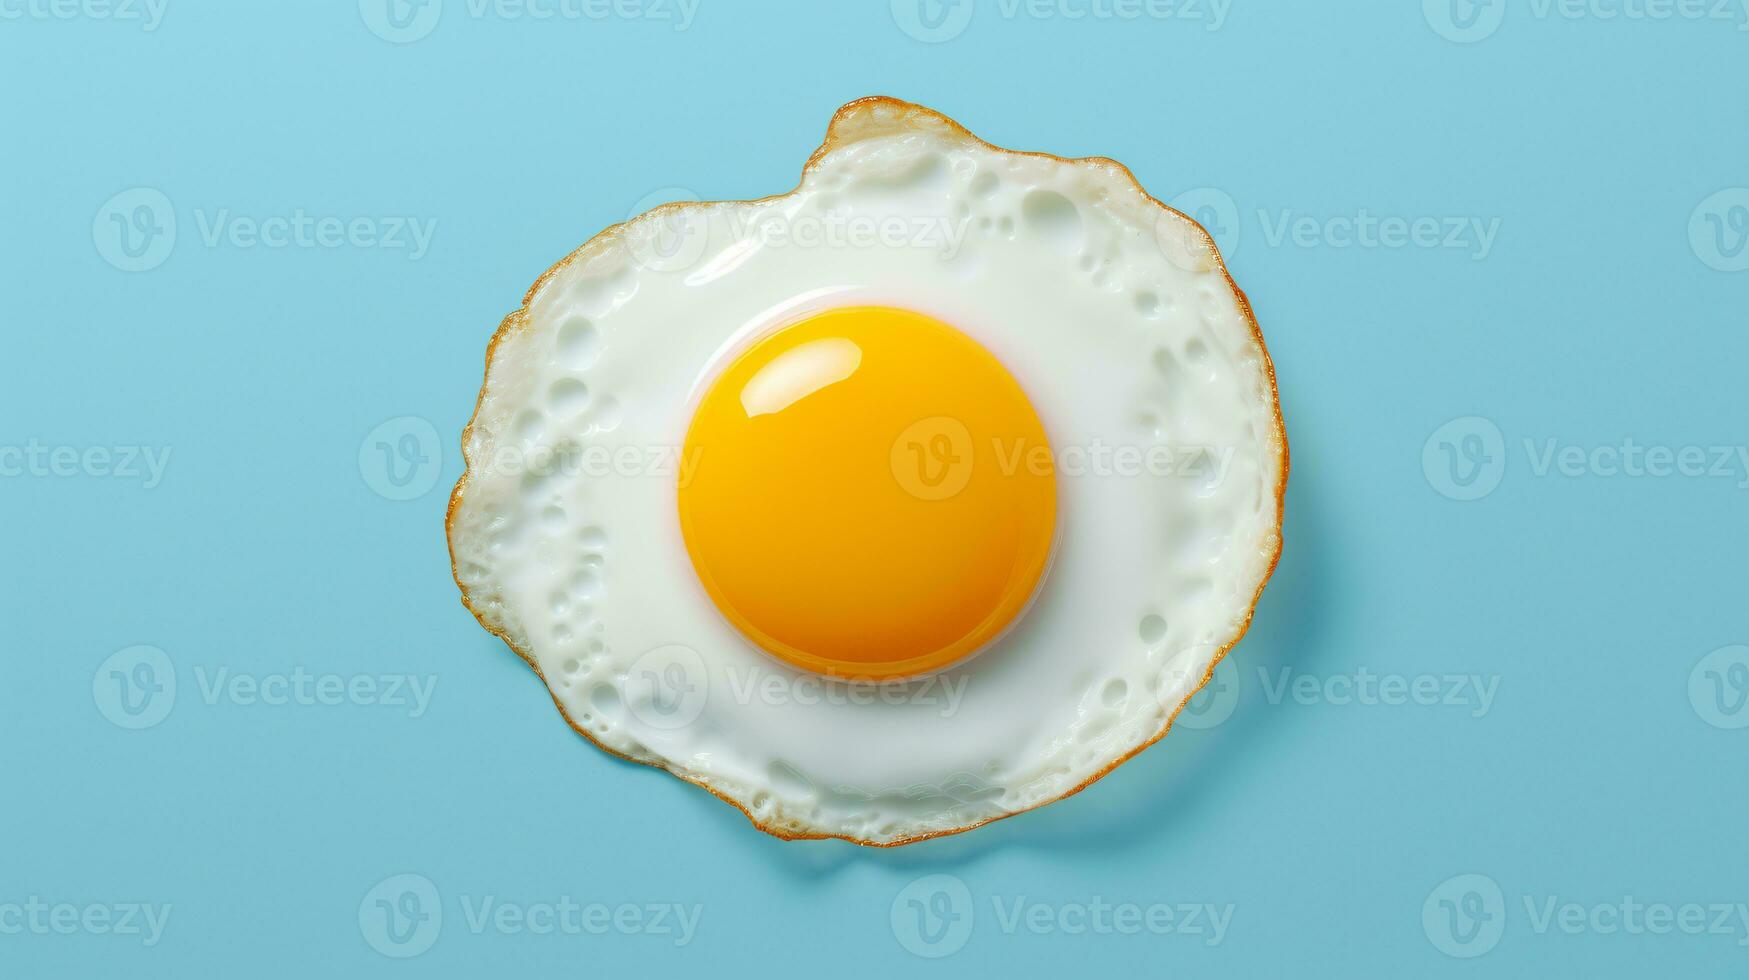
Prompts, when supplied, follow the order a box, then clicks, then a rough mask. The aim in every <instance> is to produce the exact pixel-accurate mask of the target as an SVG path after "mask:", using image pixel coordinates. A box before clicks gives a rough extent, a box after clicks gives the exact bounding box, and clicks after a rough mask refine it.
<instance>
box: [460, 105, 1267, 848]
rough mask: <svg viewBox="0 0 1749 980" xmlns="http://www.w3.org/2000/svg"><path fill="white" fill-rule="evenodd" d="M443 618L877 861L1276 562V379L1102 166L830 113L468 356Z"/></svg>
mask: <svg viewBox="0 0 1749 980" xmlns="http://www.w3.org/2000/svg"><path fill="white" fill-rule="evenodd" d="M463 450H464V455H465V457H466V460H467V471H466V473H465V474H464V475H463V477H462V479H461V481H460V482H459V483H458V484H457V486H456V489H455V492H454V495H453V496H452V498H451V500H450V507H449V514H448V521H447V525H448V531H449V544H450V553H451V559H452V565H453V570H454V573H455V578H456V582H457V584H458V585H459V586H460V587H461V590H462V597H463V601H464V602H465V603H466V605H467V607H468V608H469V609H470V610H471V611H472V612H473V613H474V615H475V616H476V617H477V618H478V619H479V621H480V623H481V624H482V625H483V626H484V627H485V628H486V629H488V630H489V631H491V632H492V633H495V634H497V635H498V636H500V637H502V638H503V639H504V640H505V642H506V643H508V644H509V645H510V647H511V648H512V649H513V650H514V651H515V652H516V653H517V654H519V655H520V656H522V657H523V658H524V659H525V660H526V661H527V662H528V663H529V664H530V665H531V666H532V667H533V668H534V669H535V671H536V672H537V673H538V674H539V675H540V676H541V678H542V679H543V680H544V681H545V682H546V685H547V687H548V688H549V690H550V691H551V693H552V698H553V700H554V702H555V703H556V704H557V705H558V707H559V710H560V712H561V713H562V714H563V716H564V718H565V719H566V720H567V721H568V722H569V723H570V725H571V726H572V727H573V728H575V729H576V730H577V731H578V732H580V733H582V734H583V735H585V736H586V737H588V738H589V739H590V740H591V741H593V742H595V743H596V744H597V745H599V746H600V747H602V748H603V749H606V750H607V751H609V752H612V753H614V754H616V755H620V756H623V757H625V758H629V759H632V760H635V761H638V762H643V763H647V764H650V765H652V766H656V767H659V768H661V769H664V770H666V771H667V772H669V773H672V774H673V775H675V776H678V777H680V778H681V779H683V780H685V781H687V782H691V783H694V784H696V785H698V786H701V787H703V788H705V789H707V790H709V791H710V792H712V793H713V794H715V795H717V796H718V797H720V798H721V799H723V800H725V801H727V802H729V803H731V804H733V805H734V806H736V807H738V808H739V809H741V810H742V811H743V812H744V813H745V814H746V815H747V816H748V817H749V818H750V819H751V820H752V821H753V823H754V824H755V825H756V826H758V827H759V828H760V829H762V830H765V831H767V832H769V833H772V834H776V835H778V836H782V837H786V838H798V837H838V838H844V839H847V840H851V841H855V842H858V843H863V844H875V845H892V844H903V843H908V842H911V841H916V840H921V839H925V838H929V837H934V836H939V835H942V834H949V833H955V832H958V831H963V830H968V829H971V828H973V827H977V826H980V825H982V824H985V823H988V822H990V821H992V820H996V819H999V818H1002V817H1006V816H1010V815H1013V814H1016V813H1019V812H1022V811H1025V810H1028V809H1032V808H1034V807H1038V806H1041V805H1043V804H1046V803H1049V802H1052V801H1054V800H1058V799H1061V798H1063V797H1064V796H1067V795H1069V794H1071V793H1074V792H1076V791H1077V790H1079V789H1081V788H1083V787H1085V786H1087V785H1088V784H1089V783H1091V782H1092V781H1094V780H1095V779H1098V778H1099V777H1100V776H1102V775H1104V774H1105V773H1107V772H1109V771H1111V770H1112V769H1113V768H1115V767H1116V766H1117V765H1118V764H1119V763H1121V762H1123V761H1124V760H1125V759H1127V758H1129V757H1131V756H1132V755H1134V754H1135V753H1137V752H1139V751H1140V750H1141V749H1142V748H1144V747H1146V746H1147V745H1149V744H1152V743H1153V742H1154V741H1156V740H1158V739H1159V738H1160V737H1161V736H1163V735H1164V734H1165V733H1166V731H1167V730H1168V729H1169V728H1170V727H1171V725H1172V721H1173V719H1174V717H1175V716H1176V715H1177V713H1178V712H1179V711H1180V710H1181V709H1182V708H1183V707H1184V705H1185V704H1186V703H1187V702H1188V700H1189V699H1190V697H1191V696H1192V695H1193V694H1194V693H1195V692H1196V691H1197V690H1198V689H1200V688H1201V686H1202V685H1203V684H1205V683H1207V681H1208V679H1209V677H1210V676H1211V675H1212V673H1213V670H1214V667H1215V664H1216V663H1217V662H1218V661H1219V660H1220V658H1221V657H1222V656H1224V655H1225V654H1226V653H1227V651H1228V650H1230V649H1231V648H1232V646H1233V645H1234V644H1235V643H1237V642H1238V640H1239V638H1240V636H1241V635H1243V633H1244V632H1245V630H1246V628H1247V627H1248V625H1249V623H1250V621H1251V616H1252V610H1253V608H1254V606H1255V605H1256V603H1257V600H1258V599H1259V597H1260V595H1261V593H1262V589H1263V586H1264V584H1265V582H1266V581H1267V580H1268V578H1269V575H1270V573H1271V571H1272V570H1273V569H1274V567H1275V562H1276V560H1277V557H1278V556H1279V554H1280V548H1281V519H1282V500H1283V492H1284V485H1285V481H1286V477H1287V444H1286V438H1285V433H1284V430H1283V427H1282V422H1281V414H1280V410H1279V408H1278V402H1277V396H1276V389H1275V375H1274V368H1273V366H1272V365H1271V362H1270V359H1269V356H1268V354H1267V353H1266V351H1265V350H1264V346H1263V340H1262V336H1261V334H1260V333H1259V331H1258V329H1257V325H1256V322H1255V320H1254V319H1253V317H1252V313H1251V309H1250V306H1249V304H1248V303H1247V301H1246V299H1245V297H1244V295H1243V294H1242V293H1241V292H1240V291H1239V290H1238V288H1237V287H1236V286H1235V285H1234V284H1233V282H1232V280H1231V278H1230V277H1229V276H1228V274H1227V271H1226V269H1225V267H1224V266H1223V264H1222V262H1221V260H1220V257H1219V255H1218V254H1217V252H1216V250H1215V246H1214V243H1213V241H1212V239H1211V238H1210V237H1209V236H1208V234H1207V233H1206V232H1205V231H1203V229H1202V228H1201V227H1200V226H1198V225H1197V224H1196V223H1195V222H1193V221H1191V220H1190V219H1189V218H1187V217H1185V216H1183V215H1181V214H1179V213H1178V212H1176V211H1173V210H1171V209H1169V208H1167V207H1165V206H1164V205H1162V204H1160V203H1159V202H1158V201H1156V200H1154V199H1153V198H1151V197H1149V196H1148V195H1147V194H1146V193H1145V192H1144V191H1143V190H1142V189H1141V187H1140V186H1139V185H1138V184H1137V183H1136V181H1135V179H1134V178H1133V177H1132V176H1131V175H1130V173H1129V171H1127V170H1125V169H1124V168H1123V167H1122V166H1121V165H1119V164H1117V163H1114V162H1112V161H1110V160H1105V159H1098V158H1089V159H1078V160H1068V159H1063V158H1059V157H1054V156H1049V155H1045V154H1037V153H1019V152H1012V151H1008V150H1003V149H1000V148H998V147H995V146H992V145H990V144H988V143H985V142H983V141H981V140H979V139H977V138H976V137H974V136H972V135H971V134H970V133H969V132H967V131H966V130H965V129H963V128H962V127H960V126H959V125H958V124H956V123H954V122H953V121H952V120H949V119H948V118H946V117H945V116H942V115H940V114H939V113H936V112H933V111H931V110H929V109H925V108H922V107H920V106H915V105H911V104H908V103H903V102H898V101H895V100H892V99H885V98H872V99H863V100H860V101H858V102H854V103H851V104H850V105H847V106H845V107H844V108H843V109H841V110H839V112H838V113H837V115H836V116H835V117H834V118H833V120H832V122H831V125H830V127H829V129H828V132H827V136H826V140H825V142H824V144H823V145H822V146H821V147H820V148H819V149H818V150H816V151H815V152H814V154H813V156H812V157H811V158H810V159H809V160H808V162H807V165H806V167H805V168H804V170H803V175H802V180H801V183H800V185H799V186H798V187H797V188H796V189H795V190H793V191H791V192H789V193H787V194H782V195H778V196H775V197H769V198H765V199H763V200H758V201H729V202H683V203H676V204H669V205H664V206H661V207H658V208H655V209H653V210H651V211H648V212H646V213H643V214H641V215H638V216H636V217H634V218H632V219H631V220H629V221H627V222H626V223H624V224H621V225H616V226H614V227H611V228H609V229H607V230H606V231H603V232H602V233H600V234H599V235H597V236H596V237H594V238H593V239H591V240H590V241H589V242H588V243H587V244H585V245H583V246H582V247H581V248H579V249H578V250H577V251H576V252H574V253H572V254H571V255H569V256H568V257H566V258H565V259H564V260H563V261H561V262H560V263H559V264H558V265H556V266H554V267H553V268H552V269H550V270H548V271H547V272H546V273H545V274H544V275H542V276H541V277H540V278H539V280H538V281H536V282H535V284H534V286H533V288H531V289H530V290H529V292H528V294H527V296H526V297H525V299H524V301H523V305H522V307H521V308H520V309H518V310H517V311H516V312H514V313H512V314H510V316H508V317H507V318H506V319H505V320H504V322H503V324H502V325H501V326H500V327H499V329H498V332H497V333H496V335H495V336H494V337H493V338H492V342H491V345H490V347H489V351H488V355H487V370H486V380H485V384H484V386H483V388H482V389H481V391H480V395H479V400H478V403H477V405H476V408H475V413H474V416H473V419H472V421H471V422H470V423H469V425H468V427H467V429H466V431H465V433H464V435H463Z"/></svg>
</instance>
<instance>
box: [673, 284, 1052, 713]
mask: <svg viewBox="0 0 1749 980" xmlns="http://www.w3.org/2000/svg"><path fill="white" fill-rule="evenodd" d="M684 458H685V459H686V460H688V462H689V465H690V476H689V477H688V478H686V479H685V480H683V482H682V483H681V485H680V488H679V498H680V528H681V533H682V535H683V537H684V538H685V541H686V548H687V552H688V553H689V554H690V555H691V557H692V565H693V568H694V569H695V570H696V571H697V572H698V577H699V579H700V580H701V581H702V582H703V583H704V587H705V591H706V592H708V593H709V594H710V597H711V599H712V600H713V601H714V602H715V603H716V605H717V608H718V609H720V610H721V611H722V613H723V615H724V616H725V617H727V618H728V620H729V621H730V622H731V623H733V624H734V626H735V627H736V628H737V629H739V630H740V631H741V632H742V633H743V634H745V635H746V636H747V637H748V638H749V639H750V640H752V641H753V642H754V643H755V644H757V645H758V646H759V647H761V648H762V649H764V650H765V651H767V652H768V653H770V654H772V655H774V656H777V657H779V658H781V659H783V660H785V661H787V662H789V663H791V664H794V665H795V666H797V667H801V668H804V669H806V670H811V671H815V672H817V673H822V674H828V675H833V676H844V677H857V678H876V679H879V678H899V677H911V676H916V675H919V674H925V673H928V672H930V671H933V670H937V669H940V668H943V667H947V666H949V665H951V664H953V663H955V662H957V661H960V660H962V659H964V658H965V657H967V656H969V655H971V654H973V653H975V652H977V651H978V650H980V649H981V648H983V647H984V646H985V645H987V644H988V643H989V642H990V641H991V640H994V639H995V638H996V637H997V636H999V635H1000V634H1001V633H1002V631H1003V630H1004V629H1006V628H1007V627H1008V625H1009V624H1010V623H1011V622H1013V620H1014V618H1015V617H1016V616H1018V615H1019V614H1020V613H1021V612H1022V611H1023V610H1024V609H1025V608H1026V606H1027V604H1028V603H1029V602H1030V601H1031V599H1032V595H1033V593H1034V591H1035V590H1036V589H1037V587H1038V583H1039V580H1040V578H1041V577H1042V576H1043V574H1044V571H1045V566H1046V564H1047V563H1048V562H1049V560H1050V554H1051V545H1052V538H1053V535H1054V532H1055V528H1056V511H1057V491H1056V474H1055V470H1054V466H1053V463H1052V456H1051V453H1050V445H1049V443H1048V442H1047V441H1046V438H1045V432H1044V427H1043V426H1042V425H1040V424H1039V420H1038V415H1037V414H1036V413H1035V412H1034V411H1033V409H1032V405H1031V403H1029V402H1028V401H1027V399H1026V395H1025V393H1024V392H1022V391H1021V388H1020V385H1019V383H1017V382H1016V381H1015V379H1014V378H1013V376H1011V375H1010V374H1009V373H1008V371H1007V369H1005V368H1004V367H1003V366H1002V365H1001V363H1000V362H998V361H997V360H996V358H995V357H994V356H992V355H991V354H990V353H989V352H988V351H986V350H985V349H984V348H983V347H981V346H979V345H978V344H977V343H976V342H974V341H973V340H972V339H971V338H969V337H967V336H966V335H965V334H963V333H960V332H959V331H958V330H955V329H953V328H952V327H949V326H947V325H946V324H944V323H942V322H940V321H938V320H935V319H932V318H931V317H928V316H924V315H922V314H920V313H913V312H909V311H906V310H898V309H890V308H885V307H846V308H841V309H835V310H830V311H827V312H824V313H820V314H817V315H814V316H812V317H809V318H807V319H804V320H801V321H800V322H797V323H794V324H791V325H789V326H786V327H784V328H782V329H780V330H778V331H777V332H775V333H773V334H771V335H770V336H768V337H766V338H764V339H763V340H760V341H759V342H758V343H756V344H755V345H753V346H752V347H751V348H749V349H748V350H747V351H746V352H745V353H743V354H741V355H740V356H739V357H737V358H736V359H735V360H734V361H732V362H731V363H730V364H729V366H728V368H727V370H725V371H724V372H723V373H722V374H721V375H720V376H719V377H717V378H716V379H715V381H713V382H712V383H711V385H710V387H709V388H707V389H706V391H705V393H704V396H703V398H702V400H701V401H700V402H699V405H698V408H697V410H696V411H695V413H694V415H693V418H692V425H691V427H690V428H689V429H688V431H687V434H686V446H685V457H684ZM683 472H686V470H685V469H683Z"/></svg>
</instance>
